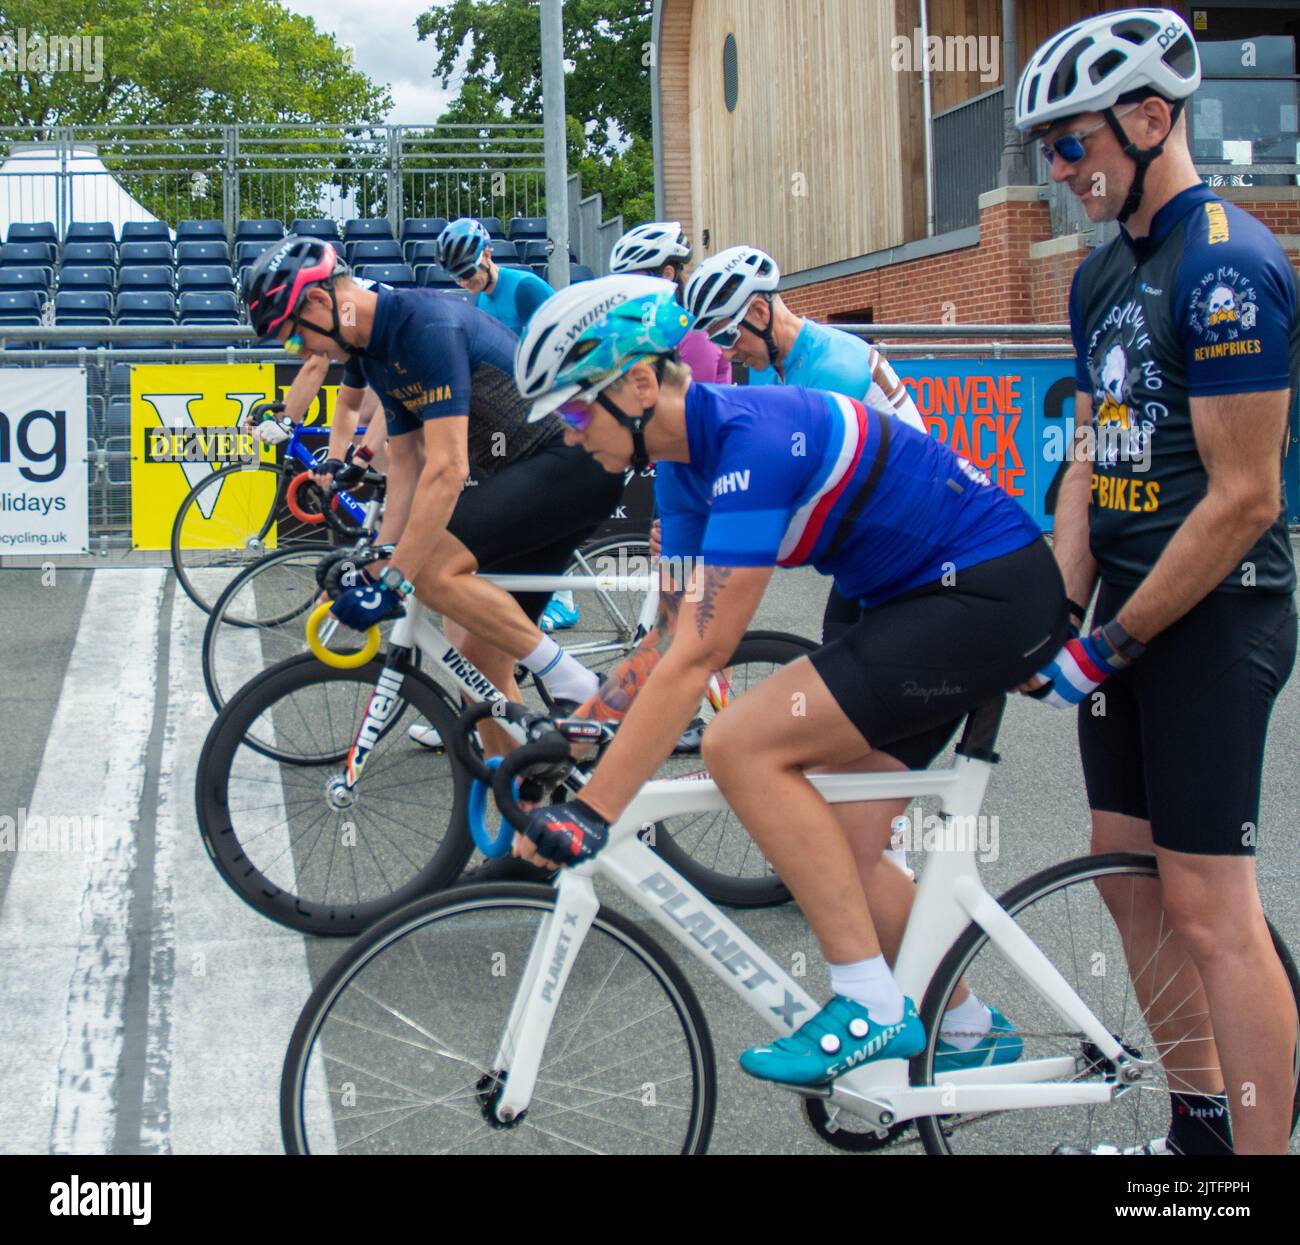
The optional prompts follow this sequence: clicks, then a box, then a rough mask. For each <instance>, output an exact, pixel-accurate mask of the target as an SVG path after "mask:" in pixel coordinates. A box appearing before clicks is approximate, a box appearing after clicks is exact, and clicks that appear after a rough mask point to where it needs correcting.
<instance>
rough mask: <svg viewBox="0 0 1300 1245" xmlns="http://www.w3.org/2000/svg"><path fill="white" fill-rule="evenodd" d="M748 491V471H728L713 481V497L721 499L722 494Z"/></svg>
mask: <svg viewBox="0 0 1300 1245" xmlns="http://www.w3.org/2000/svg"><path fill="white" fill-rule="evenodd" d="M748 489H749V469H748V468H746V469H745V470H744V471H728V472H727V474H726V475H725V476H719V477H718V478H717V479H716V480H714V481H713V496H714V497H721V496H722V495H723V494H724V493H744V492H746V491H748Z"/></svg>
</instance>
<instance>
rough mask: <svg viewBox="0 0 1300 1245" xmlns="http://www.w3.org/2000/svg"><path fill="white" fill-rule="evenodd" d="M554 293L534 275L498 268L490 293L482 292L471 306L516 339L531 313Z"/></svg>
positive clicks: (514, 269) (531, 316)
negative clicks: (496, 321)
mask: <svg viewBox="0 0 1300 1245" xmlns="http://www.w3.org/2000/svg"><path fill="white" fill-rule="evenodd" d="M554 293H555V291H554V290H553V289H551V287H550V286H549V285H547V284H546V282H545V281H543V280H542V279H541V277H539V276H538V275H537V274H536V273H535V272H525V271H524V270H523V269H522V268H502V267H500V266H499V265H498V267H497V283H496V285H494V286H493V287H492V293H491V294H489V293H488V292H487V291H486V290H484V291H483V292H482V293H481V294H479V296H478V298H476V299H475V300H474V306H475V307H477V308H478V309H479V310H480V311H486V312H487V314H488V315H490V316H491V317H492V318H493V319H494V320H498V321H500V322H501V323H502V324H504V325H505V326H506V328H508V329H509V330H510V331H511V332H512V333H513V334H514V335H515V336H516V337H520V336H522V335H523V331H524V329H525V328H527V327H528V321H529V320H531V319H532V318H533V312H534V311H536V310H537V309H538V307H540V306H541V305H542V304H543V303H544V302H545V301H546V300H547V299H548V298H550V296H551V295H552V294H554Z"/></svg>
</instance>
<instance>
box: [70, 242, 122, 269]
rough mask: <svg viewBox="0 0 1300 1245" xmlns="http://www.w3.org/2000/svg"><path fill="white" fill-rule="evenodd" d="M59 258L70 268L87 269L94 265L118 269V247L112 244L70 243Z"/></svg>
mask: <svg viewBox="0 0 1300 1245" xmlns="http://www.w3.org/2000/svg"><path fill="white" fill-rule="evenodd" d="M59 258H60V262H61V263H62V264H63V265H65V266H66V267H68V268H85V267H87V266H88V265H94V264H105V265H107V266H109V267H111V268H116V267H117V247H116V246H114V245H113V243H111V242H69V243H67V244H66V245H65V246H64V248H63V254H62V255H61V256H60V257H59Z"/></svg>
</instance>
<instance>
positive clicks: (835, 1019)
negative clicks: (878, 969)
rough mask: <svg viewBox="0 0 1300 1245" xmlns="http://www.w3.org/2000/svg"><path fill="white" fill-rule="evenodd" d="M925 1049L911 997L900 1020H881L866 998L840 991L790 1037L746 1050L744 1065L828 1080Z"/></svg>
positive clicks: (786, 1077)
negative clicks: (860, 999)
mask: <svg viewBox="0 0 1300 1245" xmlns="http://www.w3.org/2000/svg"><path fill="white" fill-rule="evenodd" d="M924 1049H925V1029H924V1028H923V1027H922V1025H921V1020H920V1017H919V1016H917V1014H916V1004H915V1003H913V1002H912V1000H911V999H907V998H905V999H904V1000H903V1018H902V1019H901V1020H900V1021H899V1022H898V1023H897V1024H892V1025H881V1024H877V1023H876V1022H875V1021H874V1020H872V1019H871V1017H870V1016H869V1015H868V1014H867V1009H866V1008H865V1007H863V1006H862V1004H861V1003H855V1002H854V1001H853V1000H852V999H846V998H845V997H844V996H843V995H842V994H837V995H836V996H835V997H834V998H833V999H831V1001H830V1002H829V1003H827V1004H826V1006H825V1007H823V1008H822V1009H821V1011H819V1012H818V1013H817V1015H815V1016H814V1017H813V1018H812V1019H811V1020H809V1021H807V1022H806V1023H805V1024H803V1025H801V1026H800V1027H799V1028H798V1029H796V1030H795V1032H794V1033H792V1034H791V1035H790V1036H789V1037H783V1038H777V1040H776V1041H775V1042H773V1043H772V1044H771V1045H770V1046H755V1047H753V1048H752V1049H751V1050H747V1051H745V1052H744V1054H742V1055H741V1056H740V1066H741V1067H742V1068H744V1069H745V1071H746V1072H748V1073H749V1075H750V1076H756V1077H758V1078H759V1080H762V1081H780V1082H781V1083H782V1084H785V1085H825V1084H826V1082H827V1081H833V1080H834V1079H835V1078H836V1077H837V1076H840V1075H842V1074H843V1073H845V1072H847V1071H848V1070H849V1069H850V1068H855V1067H857V1066H858V1065H859V1064H863V1063H867V1062H869V1061H871V1060H875V1059H910V1058H911V1057H912V1056H913V1055H918V1054H920V1053H921V1051H922V1050H924Z"/></svg>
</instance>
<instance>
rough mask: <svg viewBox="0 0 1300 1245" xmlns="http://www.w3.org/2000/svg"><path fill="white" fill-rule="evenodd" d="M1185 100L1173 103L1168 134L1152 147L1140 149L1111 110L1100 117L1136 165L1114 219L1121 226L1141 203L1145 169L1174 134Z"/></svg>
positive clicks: (1145, 177)
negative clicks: (1131, 180) (1121, 204)
mask: <svg viewBox="0 0 1300 1245" xmlns="http://www.w3.org/2000/svg"><path fill="white" fill-rule="evenodd" d="M1186 102H1187V101H1186V100H1182V99H1176V100H1174V101H1173V105H1172V108H1173V116H1172V119H1171V120H1170V122H1169V133H1168V134H1166V135H1165V136H1164V138H1162V139H1161V140H1160V141H1159V142H1158V143H1157V144H1156V145H1155V146H1154V147H1147V148H1145V149H1144V148H1140V147H1138V146H1137V145H1136V144H1135V143H1134V142H1133V140H1132V139H1131V138H1129V136H1128V135H1127V134H1125V133H1124V129H1123V127H1122V126H1121V125H1120V123H1119V118H1118V117H1117V116H1116V115H1115V110H1114V109H1113V108H1107V109H1106V111H1105V112H1103V113H1102V114H1101V115H1102V116H1103V117H1104V118H1105V119H1106V124H1107V125H1108V126H1110V129H1111V133H1112V134H1114V135H1115V139H1116V141H1117V142H1118V143H1119V145H1120V148H1121V150H1122V151H1123V152H1124V154H1125V155H1126V156H1128V158H1129V159H1130V160H1132V161H1133V163H1134V164H1135V165H1137V171H1136V172H1135V173H1134V174H1133V184H1132V185H1131V186H1130V187H1129V189H1128V197H1127V198H1126V199H1125V200H1124V206H1123V207H1121V208H1120V210H1119V215H1118V216H1117V217H1116V218H1115V219H1116V220H1117V221H1119V223H1120V224H1121V225H1122V224H1124V222H1125V221H1127V220H1128V218H1129V217H1130V216H1132V215H1133V213H1134V212H1136V211H1137V210H1138V207H1139V206H1140V205H1141V203H1142V195H1143V193H1144V191H1145V189H1146V180H1147V169H1149V168H1150V167H1151V163H1152V161H1154V160H1155V158H1156V157H1157V156H1159V155H1160V154H1161V153H1162V152H1163V151H1164V149H1165V144H1166V143H1167V142H1168V141H1169V135H1170V134H1172V133H1173V132H1174V126H1176V125H1177V124H1178V117H1179V114H1180V113H1181V112H1182V111H1183V105H1184V104H1185V103H1186Z"/></svg>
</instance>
